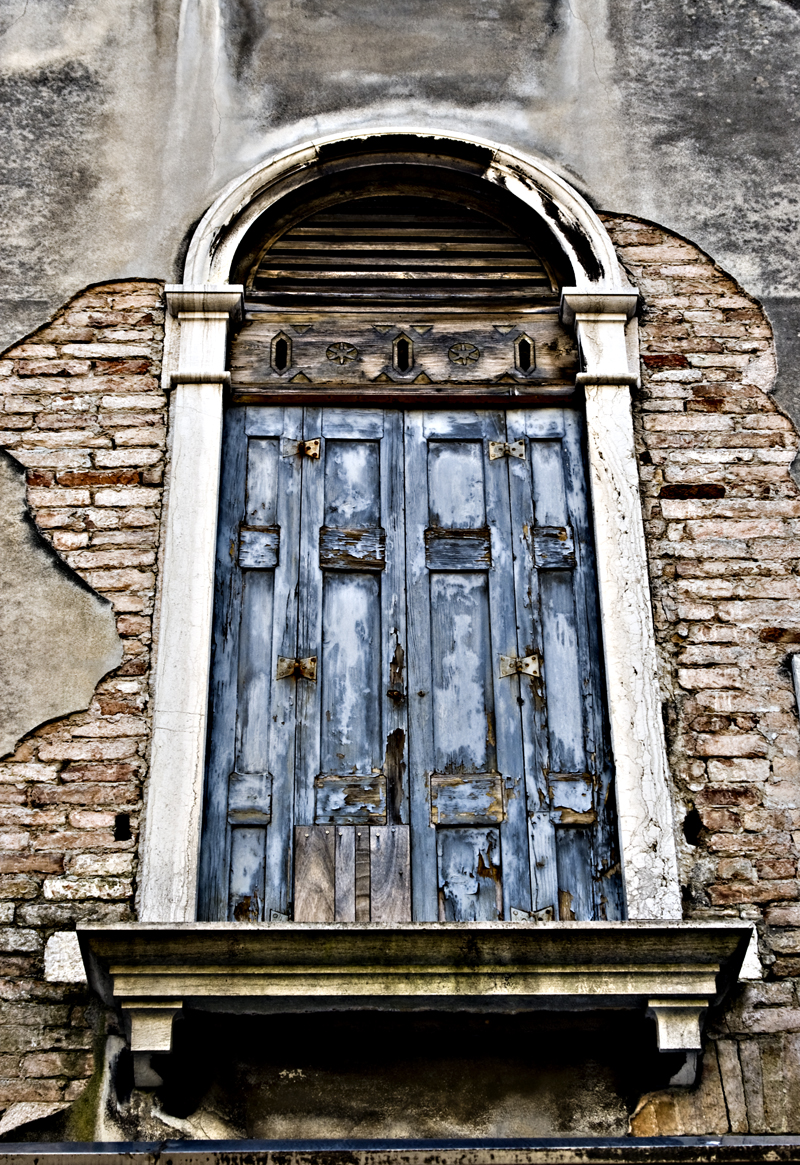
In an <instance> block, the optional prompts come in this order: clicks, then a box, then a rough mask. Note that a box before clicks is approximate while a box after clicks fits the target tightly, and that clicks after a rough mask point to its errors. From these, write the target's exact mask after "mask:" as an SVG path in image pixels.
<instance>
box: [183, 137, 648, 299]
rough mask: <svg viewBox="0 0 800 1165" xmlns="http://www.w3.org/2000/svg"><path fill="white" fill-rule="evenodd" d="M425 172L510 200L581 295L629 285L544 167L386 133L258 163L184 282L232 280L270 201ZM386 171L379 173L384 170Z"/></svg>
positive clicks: (204, 226) (217, 207)
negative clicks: (538, 230) (402, 170)
mask: <svg viewBox="0 0 800 1165" xmlns="http://www.w3.org/2000/svg"><path fill="white" fill-rule="evenodd" d="M398 166H407V167H409V168H416V169H418V170H419V169H420V168H424V170H425V171H426V173H428V174H429V175H432V176H434V177H435V176H436V175H437V173H438V174H440V175H441V177H442V179H443V180H445V181H446V182H447V183H448V184H452V183H453V182H454V181H455V182H458V181H462V182H464V183H465V184H467V185H469V186H471V187H472V188H473V189H476V190H481V189H483V190H485V192H486V196H487V198H490V197H492V196H494V197H501V196H502V197H503V198H505V199H511V200H516V201H517V202H518V203H519V204H521V208H523V209H524V213H525V214H526V215H528V216H531V215H533V216H535V218H536V219H538V220H539V223H540V224H541V227H542V228H543V232H544V233H546V234H548V235H549V237H550V238H551V239H552V241H553V243H554V245H555V246H556V247H557V248H558V249H559V251H560V252H561V254H562V256H563V259H564V261H565V263H566V265H568V267H570V268H571V270H572V275H573V285H574V287H575V288H577V289H578V290H585V291H613V290H622V289H625V288H627V286H628V284H627V280H626V279H625V276H624V274H623V273H622V271H621V269H620V266H619V263H618V261H617V257H616V254H615V251H614V248H613V245H612V243H611V239H610V237H609V235H608V233H607V231H606V230H605V227H604V226H603V224H602V222H601V220H600V219H599V217H598V216H597V214H596V213H595V212H594V210H592V208H591V207H590V206H589V204H588V202H587V201H586V200H585V199H584V198H583V197H582V196H581V195H580V194H579V193H578V192H577V191H576V190H575V189H574V188H573V187H572V186H570V184H569V183H567V182H566V181H565V180H564V179H563V178H561V177H560V176H559V175H557V174H555V173H554V172H553V171H552V170H550V169H549V168H548V167H547V166H545V165H544V164H543V163H542V162H541V161H539V160H538V159H535V158H533V157H531V156H529V155H525V154H523V153H520V152H519V151H517V150H514V149H511V148H510V147H507V146H503V145H500V144H497V143H493V142H489V141H485V140H483V139H480V138H471V137H466V136H464V137H456V136H453V135H452V134H438V133H435V132H432V131H430V130H426V131H420V130H414V129H406V128H387V129H382V130H374V131H370V132H369V133H368V134H353V135H342V136H336V137H329V138H325V139H320V140H319V141H311V142H306V143H304V144H302V145H299V146H296V147H295V148H293V149H291V150H288V151H286V152H285V153H282V154H279V155H277V156H274V157H272V158H269V159H267V160H266V161H264V162H262V163H259V165H258V166H255V167H254V168H253V169H252V170H250V171H249V172H248V173H246V174H245V175H243V176H242V177H240V178H237V179H235V180H234V181H233V182H231V183H230V184H229V185H228V186H227V187H226V188H225V189H224V190H223V191H222V193H221V194H220V195H219V197H218V198H217V199H216V201H215V202H214V203H213V205H212V206H211V207H210V208H209V210H208V211H207V213H206V214H205V215H204V217H203V219H202V220H201V222H200V224H199V225H198V227H197V230H196V231H195V233H194V236H193V238H192V241H191V243H190V246H189V250H188V253H187V257H186V264H185V271H184V284H185V285H190V286H198V285H204V284H205V285H209V284H211V285H219V284H226V283H229V282H232V281H233V282H235V281H236V267H237V265H238V264H237V256H239V255H240V252H241V248H242V246H243V244H244V243H245V240H246V239H247V237H248V233H250V232H252V230H253V228H254V226H255V224H256V223H257V221H258V220H259V219H260V218H261V217H262V216H263V215H265V214H266V213H268V212H269V211H270V210H273V212H274V209H275V207H276V204H278V203H279V202H282V201H284V200H287V201H288V202H289V203H291V202H293V201H298V200H300V199H302V198H303V197H304V193H305V192H306V191H307V189H308V188H309V187H310V186H316V187H318V186H319V184H320V182H322V183H325V182H328V183H333V184H334V185H335V184H337V183H341V182H342V181H345V182H346V181H347V180H348V178H357V177H358V174H359V173H362V174H363V173H364V172H365V171H366V170H370V171H372V172H376V171H377V173H379V174H380V173H381V172H383V173H385V175H386V178H387V181H389V180H392V181H396V175H397V167H398ZM384 168H385V169H384Z"/></svg>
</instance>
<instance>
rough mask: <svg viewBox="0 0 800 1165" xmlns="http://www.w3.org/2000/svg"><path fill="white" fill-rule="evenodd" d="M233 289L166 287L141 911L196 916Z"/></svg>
mask: <svg viewBox="0 0 800 1165" xmlns="http://www.w3.org/2000/svg"><path fill="white" fill-rule="evenodd" d="M242 291H243V289H242V288H240V287H232V286H224V287H210V286H207V285H206V286H202V287H196V288H195V287H168V288H167V304H168V307H169V310H170V313H171V314H172V315H173V316H175V317H176V318H177V319H178V321H179V323H180V357H179V363H178V370H177V372H175V373H173V374H172V377H171V380H172V385H173V389H174V396H173V400H172V408H171V410H170V426H171V433H170V468H169V480H168V483H167V494H166V512H165V515H164V518H163V525H162V537H163V557H162V576H161V586H160V606H159V627H158V644H157V655H156V664H155V680H154V692H153V736H152V749H151V759H150V775H149V779H148V784H147V792H146V803H145V820H144V830H143V838H142V846H141V878H140V891H139V901H138V910H139V918H140V919H141V920H142V921H147V922H189V921H193V920H194V918H195V913H196V898H197V864H198V855H199V847H200V828H201V818H202V805H203V777H204V761H205V742H206V721H207V709H208V684H209V664H210V651H211V631H212V616H213V600H214V563H215V543H216V532H217V507H218V504H219V498H218V494H219V473H220V452H221V445H222V393H223V386H224V384H225V383H226V381H227V380H228V379H229V373H227V372H226V371H225V358H226V347H227V335H228V327H229V325H230V322H231V320H232V319H234V318H235V317H236V316H237V315H238V313H239V312H240V311H241V305H242Z"/></svg>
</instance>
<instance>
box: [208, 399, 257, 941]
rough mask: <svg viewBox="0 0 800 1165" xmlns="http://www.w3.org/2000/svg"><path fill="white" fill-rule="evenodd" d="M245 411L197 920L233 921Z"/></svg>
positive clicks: (227, 490)
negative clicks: (231, 780) (232, 794)
mask: <svg viewBox="0 0 800 1165" xmlns="http://www.w3.org/2000/svg"><path fill="white" fill-rule="evenodd" d="M245 412H246V410H245V409H244V408H234V409H229V410H228V412H227V414H226V416H225V424H224V428H223V436H222V469H221V482H220V503H219V518H218V522H217V560H216V572H215V577H214V633H213V641H212V659H213V663H212V669H211V691H210V694H209V699H210V706H211V722H210V733H211V735H210V739H209V754H208V761H207V765H206V784H205V798H204V813H203V840H202V845H201V849H200V878H199V885H198V917H199V918H201V919H208V920H218V921H219V920H222V919H227V918H228V908H229V874H230V835H229V828H228V819H227V814H228V775H229V773H231V772H233V771H234V770H235V768H236V704H237V695H238V683H237V673H238V665H239V660H238V655H239V624H240V617H241V610H240V608H241V588H242V574H241V571H240V570H238V569H236V567H235V563H234V562H233V560H232V557H231V553H230V548H231V544H233V545H234V546H235V545H236V531H237V529H238V526H239V523H240V521H241V520H242V516H243V512H244V507H245V488H246V465H247V441H246V436H245Z"/></svg>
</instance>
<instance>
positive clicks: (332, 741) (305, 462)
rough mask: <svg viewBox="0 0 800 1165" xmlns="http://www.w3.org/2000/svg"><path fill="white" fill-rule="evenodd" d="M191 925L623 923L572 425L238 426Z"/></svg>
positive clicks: (235, 421)
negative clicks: (197, 915)
mask: <svg viewBox="0 0 800 1165" xmlns="http://www.w3.org/2000/svg"><path fill="white" fill-rule="evenodd" d="M224 461H225V464H224V486H223V498H222V502H221V507H220V528H219V538H218V547H219V555H218V566H217V600H216V602H217V608H216V624H215V626H216V631H215V644H214V662H213V692H212V730H211V737H210V748H209V768H208V784H207V792H206V808H205V833H204V840H203V852H202V875H201V917H204V918H233V919H239V920H257V919H267V920H269V919H274V918H276V917H277V918H280V917H294V918H295V919H296V920H300V921H334V920H338V921H370V920H371V921H402V920H411V919H413V920H415V921H425V920H436V919H441V920H443V921H448V920H459V921H471V920H491V919H501V918H505V919H513V918H515V917H516V918H523V917H529V916H531V915H533V916H535V917H538V918H562V919H569V918H601V917H608V918H614V917H619V916H620V913H621V901H620V887H619V869H618V863H616V862H615V858H614V852H615V843H614V834H615V822H614V814H613V787H612V782H611V780H610V771H609V764H608V758H607V753H606V750H605V746H604V742H603V732H602V725H603V717H602V698H601V688H600V668H599V651H600V648H599V641H598V634H597V626H596V600H595V593H594V572H593V567H592V559H591V540H590V537H589V526H588V511H587V499H586V491H585V484H584V477H583V461H582V457H581V449H580V418H579V417H578V415H577V414H576V413H575V412H574V411H573V410H569V409H563V408H561V409H550V408H548V409H538V410H525V411H509V412H503V411H483V410H481V411H467V410H461V411H454V412H446V411H412V410H409V411H406V412H405V413H403V412H401V411H399V410H381V409H364V410H358V409H334V408H306V409H305V410H301V409H293V408H290V409H281V408H267V407H263V406H246V407H236V408H233V409H231V410H230V411H229V414H228V416H227V421H226V439H225V451H224Z"/></svg>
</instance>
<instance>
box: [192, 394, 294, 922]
mask: <svg viewBox="0 0 800 1165" xmlns="http://www.w3.org/2000/svg"><path fill="white" fill-rule="evenodd" d="M301 425H302V414H301V412H300V410H291V409H287V410H284V409H277V408H270V409H252V408H234V409H230V410H228V413H227V414H226V419H225V433H224V445H223V467H222V489H221V495H220V512H219V522H218V538H217V570H216V579H215V590H216V595H215V629H214V642H213V658H212V686H211V721H212V731H211V740H210V750H209V766H208V778H207V784H206V802H205V820H204V839H203V848H202V853H201V876H200V886H199V891H200V894H199V898H200V907H199V913H200V917H201V918H212V919H216V918H234V919H235V918H239V919H242V918H247V919H250V920H254V919H260V918H264V917H267V918H268V917H269V916H270V912H272V911H274V912H278V913H281V914H283V913H285V912H286V909H287V905H288V874H289V856H290V850H289V841H288V836H287V835H288V834H289V831H290V828H291V820H292V797H291V786H292V782H293V767H294V766H293V754H294V706H293V702H292V701H291V700H289V701H287V700H286V698H285V691H284V689H282V687H281V685H280V684H279V683H276V682H275V680H274V678H273V677H274V675H275V666H276V660H277V656H278V655H279V654H284V653H286V654H291V655H294V652H295V647H296V601H295V599H294V594H295V591H296V584H297V542H296V537H295V540H294V542H293V532H294V531H296V530H297V529H298V526H299V506H298V502H299V487H300V480H299V479H300V474H299V471H298V467H297V466H296V465H295V464H294V463H293V462H292V461H290V460H287V459H286V458H284V457H283V456H282V455H281V453H282V447H283V446H284V444H285V442H286V441H287V440H288V441H290V442H291V441H292V440H294V441H295V443H296V441H297V438H298V437H299V435H300V431H301ZM243 530H245V531H248V532H250V533H252V534H254V535H255V536H258V535H259V534H263V533H264V532H268V533H269V535H270V540H271V543H272V545H273V547H274V550H275V553H273V554H272V555H269V554H264V553H258V554H255V553H251V552H250V551H251V550H252V540H251V545H250V546H249V548H248V549H246V552H245V554H244V555H242V553H241V547H242V542H241V533H242V531H243ZM281 530H283V531H285V532H286V534H287V536H288V537H287V539H285V540H284V552H283V554H280V553H279V552H278V545H279V541H280V532H281ZM245 544H246V545H247V539H246V540H245ZM237 548H238V553H237ZM262 550H263V546H262Z"/></svg>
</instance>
